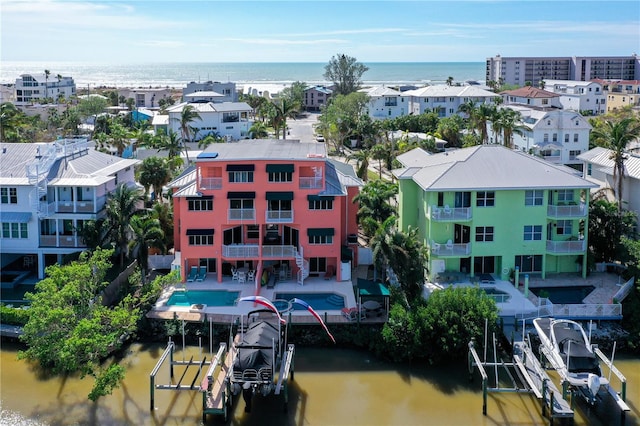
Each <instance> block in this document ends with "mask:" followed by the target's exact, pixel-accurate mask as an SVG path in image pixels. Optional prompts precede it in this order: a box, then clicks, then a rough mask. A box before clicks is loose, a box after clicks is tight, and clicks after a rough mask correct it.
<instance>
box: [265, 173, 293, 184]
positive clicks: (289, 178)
mask: <svg viewBox="0 0 640 426" xmlns="http://www.w3.org/2000/svg"><path fill="white" fill-rule="evenodd" d="M269 182H293V173H292V172H269Z"/></svg>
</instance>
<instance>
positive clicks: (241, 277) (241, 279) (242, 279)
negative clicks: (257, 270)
mask: <svg viewBox="0 0 640 426" xmlns="http://www.w3.org/2000/svg"><path fill="white" fill-rule="evenodd" d="M245 282H247V274H245V273H244V272H238V284H244V283H245Z"/></svg>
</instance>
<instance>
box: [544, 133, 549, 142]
mask: <svg viewBox="0 0 640 426" xmlns="http://www.w3.org/2000/svg"><path fill="white" fill-rule="evenodd" d="M544 141H545V142H549V133H545V134H544Z"/></svg>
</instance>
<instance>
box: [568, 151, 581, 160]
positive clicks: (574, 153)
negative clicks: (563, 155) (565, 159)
mask: <svg viewBox="0 0 640 426" xmlns="http://www.w3.org/2000/svg"><path fill="white" fill-rule="evenodd" d="M578 155H580V150H577V151H569V160H575V159H576V157H577V156H578Z"/></svg>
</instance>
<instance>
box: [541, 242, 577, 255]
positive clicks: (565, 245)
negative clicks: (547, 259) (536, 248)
mask: <svg viewBox="0 0 640 426" xmlns="http://www.w3.org/2000/svg"><path fill="white" fill-rule="evenodd" d="M585 249H586V245H585V241H584V240H578V241H550V240H547V252H549V253H555V254H572V253H583V252H584V251H585Z"/></svg>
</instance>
